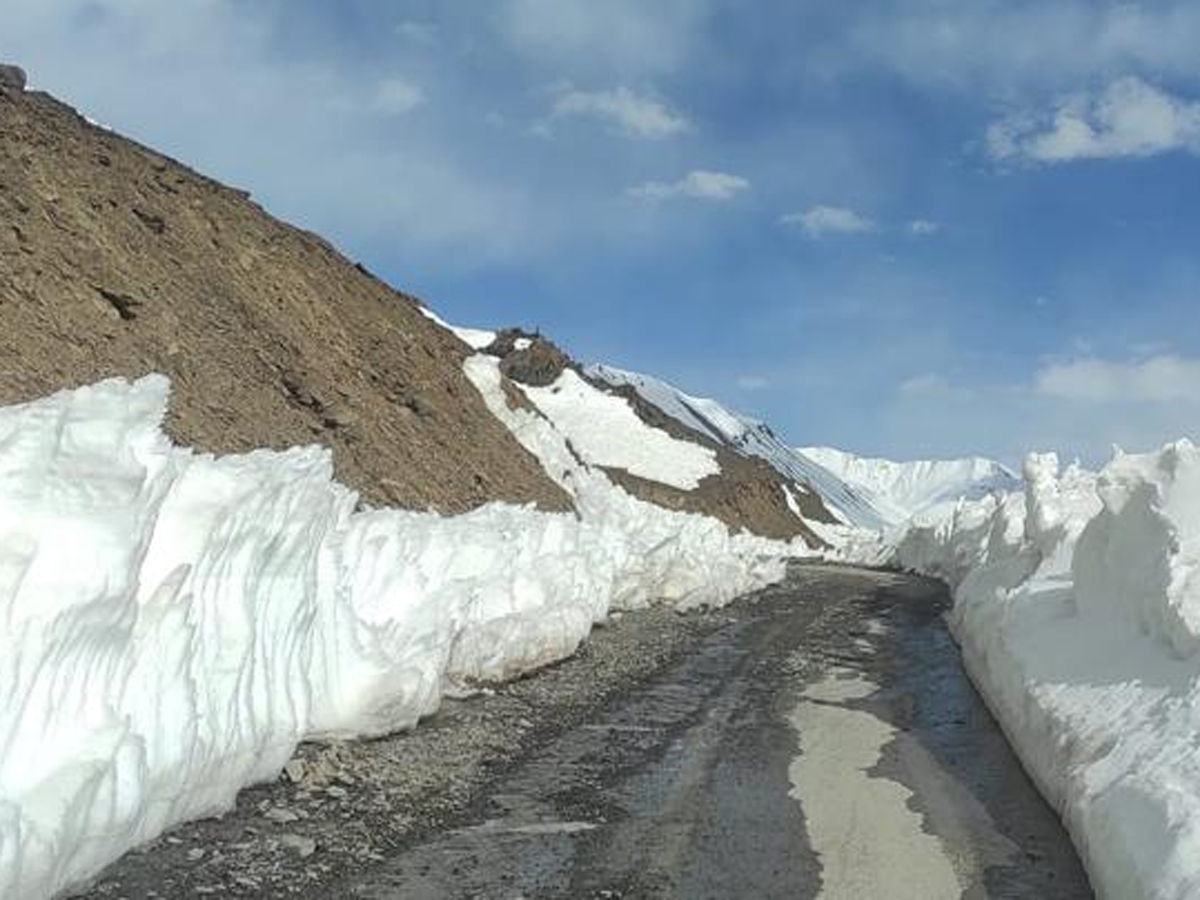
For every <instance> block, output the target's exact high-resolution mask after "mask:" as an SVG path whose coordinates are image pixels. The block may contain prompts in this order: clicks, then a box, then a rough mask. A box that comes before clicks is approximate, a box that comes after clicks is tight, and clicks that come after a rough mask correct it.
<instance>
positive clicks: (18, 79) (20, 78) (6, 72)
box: [0, 65, 28, 91]
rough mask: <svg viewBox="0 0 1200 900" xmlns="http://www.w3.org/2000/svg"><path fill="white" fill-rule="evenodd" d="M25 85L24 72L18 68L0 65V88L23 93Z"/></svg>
mask: <svg viewBox="0 0 1200 900" xmlns="http://www.w3.org/2000/svg"><path fill="white" fill-rule="evenodd" d="M27 83H28V79H27V78H26V77H25V70H24V69H22V68H21V67H20V66H11V65H0V87H6V88H12V89H13V90H15V91H23V90H25V85H26V84H27Z"/></svg>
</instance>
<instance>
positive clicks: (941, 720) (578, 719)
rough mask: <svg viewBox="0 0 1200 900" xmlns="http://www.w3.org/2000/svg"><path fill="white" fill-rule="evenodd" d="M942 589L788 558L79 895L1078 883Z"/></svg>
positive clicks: (642, 621)
mask: <svg viewBox="0 0 1200 900" xmlns="http://www.w3.org/2000/svg"><path fill="white" fill-rule="evenodd" d="M947 603H948V598H947V596H946V593H945V588H944V587H943V586H942V585H940V584H939V583H937V582H934V581H930V580H928V579H923V578H918V577H914V576H907V575H896V574H887V573H877V572H867V571H860V570H854V569H848V568H841V567H831V566H816V565H797V566H794V567H793V568H792V570H791V573H790V574H789V577H788V579H787V581H786V582H784V583H782V584H780V585H777V586H775V587H773V588H770V589H768V590H767V591H765V592H763V593H762V594H761V595H759V596H758V597H755V598H751V599H747V600H742V601H739V602H738V603H736V604H733V605H732V606H730V607H729V608H727V609H725V610H720V611H716V612H711V613H702V614H695V615H688V616H677V615H676V614H674V613H669V612H665V611H661V610H658V611H648V612H646V613H636V614H630V615H626V616H623V617H621V618H620V619H618V620H616V621H615V622H614V623H613V624H612V625H611V626H610V627H607V628H604V629H601V630H599V631H598V632H597V633H596V634H595V636H594V637H593V639H591V640H590V641H589V642H588V644H587V645H586V646H585V648H584V650H583V652H581V653H580V654H579V656H578V657H576V658H574V659H572V660H569V661H567V662H565V663H563V664H561V665H559V666H556V667H554V668H553V669H551V670H549V671H547V672H544V673H542V674H540V675H538V676H536V677H534V678H529V679H525V680H523V681H520V682H516V683H514V684H511V685H506V686H504V687H502V688H499V689H498V690H497V691H496V692H495V693H494V694H492V695H489V696H483V697H476V698H472V699H470V700H465V701H457V702H452V703H449V704H448V705H447V707H446V709H445V710H444V711H443V712H442V713H439V715H438V716H436V717H434V719H433V720H431V721H430V722H428V723H426V724H424V725H422V727H421V728H419V729H417V730H416V731H415V732H413V733H412V734H408V735H399V736H396V737H393V738H388V739H386V740H383V741H375V742H371V743H368V744H360V745H345V746H342V747H334V748H322V747H315V746H312V747H309V746H306V747H304V748H302V751H301V753H300V754H299V756H298V758H297V761H296V765H295V766H293V767H290V768H291V775H290V777H284V778H281V779H280V781H279V782H278V783H275V784H271V785H264V786H260V787H257V788H254V789H251V790H248V791H245V792H243V795H242V797H241V799H240V800H239V804H238V808H237V809H236V810H235V811H233V812H232V813H230V814H229V815H227V816H225V817H223V818H222V819H219V820H212V821H209V822H198V823H192V824H189V825H186V826H183V827H182V828H180V829H177V830H176V832H174V833H173V834H171V835H168V836H166V837H165V838H163V839H160V840H159V841H157V842H156V843H155V844H154V845H151V846H150V847H148V848H145V849H143V850H141V851H137V852H134V853H132V854H130V855H128V856H127V857H125V859H123V860H122V861H120V862H119V863H118V864H117V865H116V866H114V867H113V868H112V869H110V870H109V871H108V872H107V873H105V875H104V876H103V877H102V879H101V880H100V882H98V884H97V885H96V886H95V887H94V888H93V890H92V891H91V892H90V894H89V895H90V896H97V897H101V896H103V897H114V896H128V897H133V896H139V897H140V896H155V895H157V896H163V897H172V896H198V895H204V894H215V895H221V896H226V895H240V896H308V897H363V898H455V897H464V898H465V897H472V898H474V897H486V898H492V897H495V898H518V897H524V898H534V897H613V898H615V897H621V898H630V897H679V898H707V897H713V898H725V897H730V898H733V897H747V898H757V897H762V898H767V897H789V898H804V897H827V898H869V897H887V898H905V897H912V898H925V900H934V898H941V897H971V898H974V897H1028V898H1049V897H1054V898H1076V897H1080V898H1083V897H1090V896H1092V895H1091V891H1090V889H1089V887H1088V883H1087V879H1086V877H1085V875H1084V873H1083V871H1082V869H1081V867H1080V865H1079V862H1078V859H1077V858H1076V855H1075V853H1074V850H1073V848H1072V847H1071V844H1070V842H1069V840H1068V839H1067V837H1066V835H1065V834H1064V832H1063V830H1062V828H1061V826H1060V825H1059V823H1058V820H1057V818H1056V817H1055V816H1054V814H1053V812H1052V811H1051V810H1050V809H1049V808H1048V807H1047V806H1046V805H1045V803H1044V802H1043V801H1042V799H1041V797H1040V796H1039V795H1038V793H1037V792H1036V790H1035V789H1034V788H1033V786H1032V784H1031V783H1030V782H1029V780H1028V779H1027V777H1026V776H1025V774H1024V772H1023V771H1022V769H1021V768H1020V765H1019V764H1018V762H1017V760H1016V758H1015V757H1014V756H1013V754H1012V751H1011V750H1010V748H1009V747H1008V745H1007V743H1006V742H1005V740H1004V737H1003V735H1002V734H1001V733H1000V731H999V729H998V727H997V726H996V724H995V722H994V721H993V720H992V719H991V717H990V715H989V714H988V712H987V710H986V709H985V707H984V706H983V704H982V702H981V701H980V700H979V698H978V696H977V695H976V693H975V692H974V690H973V689H972V687H971V685H970V683H969V682H968V681H967V679H966V676H965V675H964V673H963V671H962V668H961V665H960V663H959V658H958V652H957V649H956V648H955V646H954V644H953V642H952V641H951V639H950V636H949V634H948V633H947V631H946V627H945V625H944V623H943V621H942V613H943V612H944V610H945V608H946V604H947Z"/></svg>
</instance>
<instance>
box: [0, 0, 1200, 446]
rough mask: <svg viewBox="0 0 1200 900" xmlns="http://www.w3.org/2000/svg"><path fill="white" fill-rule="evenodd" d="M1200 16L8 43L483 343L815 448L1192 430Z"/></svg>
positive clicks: (726, 6)
mask: <svg viewBox="0 0 1200 900" xmlns="http://www.w3.org/2000/svg"><path fill="white" fill-rule="evenodd" d="M1198 46H1200V5H1197V4H1195V3H1193V2H1172V0H1162V2H1157V3H1152V4H1151V3H1146V4H1137V3H1128V2H1125V3H1108V2H1102V0H1059V2H1055V3H1029V2H1020V0H1007V2H1001V0H954V2H950V0H907V2H900V0H897V2H883V0H861V2H855V3H833V2H822V3H817V2H803V0H791V2H785V0H779V2H776V0H763V2H758V3H754V4H747V3H744V2H734V0H656V2H653V3H651V2H645V0H609V2H601V0H491V2H483V0H478V2H469V0H463V2H457V3H453V2H433V0H430V2H401V0H396V2H382V0H374V2H371V0H342V2H338V3H327V2H317V0H286V2H285V0H258V2H250V0H173V2H171V3H163V2H157V0H91V2H80V0H10V2H9V3H8V4H6V11H5V23H4V30H3V32H2V33H0V58H5V59H11V60H15V61H18V62H20V63H21V64H23V65H24V66H25V67H26V68H27V69H28V70H29V73H30V77H31V81H32V82H33V84H34V85H35V86H37V87H43V88H46V89H48V90H50V91H52V92H54V93H56V94H58V95H59V96H60V97H62V98H64V99H66V100H68V101H69V102H72V103H73V104H75V105H76V106H78V107H79V108H80V109H81V110H82V111H84V112H86V113H87V114H88V115H90V116H92V117H93V118H95V119H98V120H100V121H103V122H106V123H109V124H111V125H112V126H113V127H115V128H117V129H118V130H121V131H123V132H125V133H128V134H131V135H132V136H134V137H137V138H138V139H140V140H142V141H144V142H146V143H149V144H152V145H154V146H156V147H159V148H161V149H164V150H166V151H167V152H169V153H171V154H172V155H174V156H177V157H178V158H180V159H182V160H184V161H185V162H188V163H190V164H192V165H194V166H196V167H197V168H199V169H201V170H204V171H206V172H208V173H211V174H213V175H215V176H217V177H219V178H221V179H223V180H225V181H228V182H232V183H234V184H236V185H239V186H242V187H246V188H248V189H250V190H252V192H253V193H254V196H255V197H256V199H258V200H259V201H260V202H261V203H263V204H264V205H265V206H266V207H267V208H268V209H269V210H271V211H273V212H275V213H276V214H278V215H280V216H281V217H283V218H286V219H288V220H290V221H292V222H295V223H297V224H299V225H302V226H303V227H307V228H311V229H313V230H316V231H320V232H322V233H324V234H326V235H327V236H329V237H330V238H331V239H332V240H334V241H335V242H336V243H337V244H338V245H339V246H340V247H341V248H342V249H343V250H344V251H345V252H346V253H347V254H348V255H349V256H351V257H352V258H355V259H361V260H362V261H363V262H365V263H366V264H367V265H368V266H369V267H370V268H372V269H373V270H374V271H376V272H377V273H379V274H380V275H382V276H383V277H385V278H387V279H388V280H389V281H392V282H393V283H394V284H396V285H397V286H398V287H400V288H402V289H405V290H409V291H411V292H413V293H415V294H417V295H418V296H420V297H422V298H423V299H424V300H425V301H426V302H428V303H429V304H430V305H431V306H433V307H434V308H435V309H436V310H437V311H439V312H440V313H441V314H442V315H443V316H444V317H446V318H448V319H450V320H452V321H456V322H461V323H463V324H470V325H478V326H499V325H508V324H521V325H524V326H526V327H537V328H540V329H541V330H542V332H544V333H546V334H548V335H550V336H552V337H554V338H555V339H557V340H558V341H559V342H560V343H561V344H563V345H564V346H565V347H566V348H567V349H568V350H569V351H571V352H572V353H573V354H574V355H575V356H577V357H578V358H581V359H583V360H585V361H592V360H596V361H604V362H608V363H610V364H614V365H619V366H624V367H627V368H633V369H639V370H643V371H648V372H652V373H654V374H657V375H659V376H661V377H665V378H667V379H669V380H673V381H675V382H676V383H678V384H679V385H680V386H682V387H684V388H685V389H687V390H690V391H691V392H693V393H700V394H708V395H712V396H716V397H718V398H719V399H721V400H722V401H724V402H726V403H727V404H729V405H731V406H733V407H735V408H739V409H742V410H745V411H748V412H751V413H753V414H756V415H759V416H761V417H763V418H765V419H766V420H768V421H769V422H771V423H772V425H773V426H774V427H775V428H776V430H777V431H779V432H780V433H781V434H783V435H784V436H786V437H787V438H789V439H791V440H792V441H793V442H795V443H827V444H834V445H838V446H841V447H844V448H846V449H850V450H854V451H856V452H861V453H869V454H879V455H887V456H892V457H897V458H909V457H914V456H953V455H960V454H966V453H983V454H988V455H994V456H997V457H999V458H1001V459H1003V460H1005V461H1007V462H1010V463H1013V462H1017V461H1018V460H1019V459H1020V456H1021V455H1022V453H1023V452H1024V451H1025V450H1027V449H1032V448H1040V449H1056V450H1058V451H1060V452H1061V453H1062V454H1063V455H1064V456H1067V457H1070V456H1075V455H1080V456H1082V457H1083V458H1084V459H1085V460H1087V461H1089V462H1097V461H1100V460H1102V459H1103V458H1105V457H1106V456H1107V454H1108V448H1109V447H1110V445H1111V444H1113V443H1117V444H1120V445H1122V446H1123V447H1125V448H1126V449H1148V448H1150V447H1153V446H1155V445H1157V444H1159V443H1161V442H1163V441H1165V440H1168V439H1172V438H1175V437H1179V436H1183V435H1192V434H1195V433H1196V432H1197V431H1198V430H1200V328H1198V327H1197V326H1198V325H1200V254H1198V253H1197V246H1198V245H1200V241H1198V238H1200V55H1198V54H1197V53H1196V51H1195V48H1196V47H1198Z"/></svg>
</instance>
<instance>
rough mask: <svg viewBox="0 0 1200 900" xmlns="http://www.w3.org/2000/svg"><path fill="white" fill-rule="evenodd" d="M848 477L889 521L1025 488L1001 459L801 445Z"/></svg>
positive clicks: (931, 514)
mask: <svg viewBox="0 0 1200 900" xmlns="http://www.w3.org/2000/svg"><path fill="white" fill-rule="evenodd" d="M797 452H799V453H802V454H803V455H804V456H807V457H808V458H809V459H812V460H815V461H816V462H817V463H819V464H820V465H822V466H824V467H825V468H826V469H828V470H829V471H830V472H832V473H833V474H834V475H836V476H837V477H838V478H840V479H841V480H842V481H844V482H846V483H847V484H850V485H852V486H853V487H855V488H857V489H858V490H859V492H860V493H862V494H864V495H865V496H867V497H869V498H870V500H871V503H872V505H873V506H874V507H875V509H877V510H878V511H879V512H880V514H881V516H882V517H883V519H884V521H885V522H886V523H887V524H889V525H899V524H903V523H906V522H907V521H909V520H910V519H914V518H918V519H929V520H934V519H938V518H942V517H944V516H946V515H948V514H949V513H950V512H951V511H952V510H953V508H954V506H955V504H957V503H958V502H959V501H960V500H980V499H982V498H983V497H986V496H988V495H989V494H1008V493H1011V492H1013V491H1017V490H1020V489H1021V480H1020V479H1019V478H1017V476H1016V475H1014V474H1013V473H1012V472H1010V471H1009V470H1008V469H1006V468H1005V467H1004V466H1002V465H1000V463H998V462H995V461H993V460H990V459H982V458H980V457H968V458H966V459H947V460H915V461H913V462H893V461H892V460H890V459H871V458H868V457H863V456H855V455H854V454H852V453H847V452H846V451H844V450H837V449H835V448H833V447H800V448H798V451H797Z"/></svg>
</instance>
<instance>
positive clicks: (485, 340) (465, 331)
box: [417, 304, 496, 350]
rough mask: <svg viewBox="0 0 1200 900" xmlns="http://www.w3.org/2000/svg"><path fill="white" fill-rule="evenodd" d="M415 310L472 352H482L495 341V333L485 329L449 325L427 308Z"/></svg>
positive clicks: (419, 306)
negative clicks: (452, 334) (451, 333)
mask: <svg viewBox="0 0 1200 900" xmlns="http://www.w3.org/2000/svg"><path fill="white" fill-rule="evenodd" d="M417 309H419V310H420V311H421V314H422V315H424V316H425V318H427V319H429V320H430V321H431V322H435V323H436V324H438V325H441V326H442V327H443V328H445V329H446V330H447V331H452V332H454V334H455V335H456V336H457V337H458V339H459V340H460V341H462V342H463V343H464V344H466V345H467V346H468V347H470V348H471V349H472V350H483V349H485V348H486V347H490V346H491V345H492V342H493V341H495V340H496V332H494V331H488V330H487V329H485V328H463V327H462V326H460V325H451V324H450V323H449V322H447V321H445V320H444V319H443V318H442V317H441V316H439V315H438V314H437V313H435V312H434V311H433V310H432V309H430V308H429V307H427V306H422V305H420V304H418V305H417Z"/></svg>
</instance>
